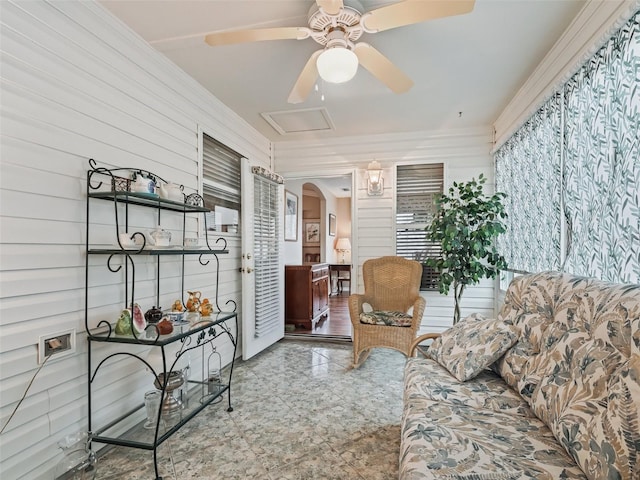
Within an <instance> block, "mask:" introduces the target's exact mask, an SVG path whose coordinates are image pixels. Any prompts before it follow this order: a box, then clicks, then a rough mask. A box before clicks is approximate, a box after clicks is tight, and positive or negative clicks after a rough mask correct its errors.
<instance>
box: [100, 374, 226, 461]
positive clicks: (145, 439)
mask: <svg viewBox="0 0 640 480" xmlns="http://www.w3.org/2000/svg"><path fill="white" fill-rule="evenodd" d="M188 385H189V387H190V388H189V391H188V393H187V401H186V402H184V401H183V408H182V409H181V410H180V411H179V412H177V413H175V414H173V415H171V416H165V415H162V417H161V418H160V426H159V427H160V428H159V431H158V440H157V442H156V441H155V433H156V429H155V426H154V428H149V429H147V428H144V427H143V424H144V422H145V420H146V415H145V408H144V404H139V405H137V406H135V407H134V408H132V409H131V410H129V411H128V412H126V413H125V414H124V415H122V416H121V417H119V418H117V419H115V420H114V421H112V422H110V423H109V424H107V425H105V426H104V427H102V428H100V429H98V430H96V431H95V432H94V433H93V435H92V437H91V440H92V441H93V442H100V443H107V444H112V445H122V446H125V447H134V448H141V449H146V450H153V449H155V448H156V447H157V446H158V445H160V444H161V443H162V442H164V441H165V440H166V439H167V438H169V437H170V436H171V435H172V434H173V433H175V432H176V431H178V430H179V429H180V427H182V426H183V425H184V424H186V423H187V422H188V421H189V420H191V419H192V418H193V417H195V416H196V415H197V414H198V413H199V412H200V411H202V410H203V409H204V408H205V407H207V406H208V405H211V404H212V403H216V404H217V403H218V402H219V400H221V396H222V395H223V394H224V393H225V392H227V391H228V390H229V385H225V384H220V385H217V386H216V387H215V388H216V391H215V392H213V393H209V389H208V388H209V387H208V385H207V384H206V383H205V382H199V381H194V380H189V383H188ZM152 388H153V385H152V384H150V389H152ZM177 395H178V391H177V390H176V391H174V396H177ZM220 405H221V408H225V409H226V407H225V406H224V402H221V404H220ZM132 416H136V417H137V418H140V419H141V422H140V423H138V424H137V425H136V426H135V427H133V428H131V429H129V430H128V431H127V432H126V433H124V434H123V433H120V431H119V429H118V427H119V425H120V423H121V422H123V421H124V420H126V419H128V418H130V417H132Z"/></svg>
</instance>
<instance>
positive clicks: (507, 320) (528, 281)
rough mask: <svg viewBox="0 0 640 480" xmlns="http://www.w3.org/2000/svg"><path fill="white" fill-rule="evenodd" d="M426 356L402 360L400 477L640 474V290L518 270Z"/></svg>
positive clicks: (626, 477) (626, 479) (622, 478)
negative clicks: (501, 295)
mask: <svg viewBox="0 0 640 480" xmlns="http://www.w3.org/2000/svg"><path fill="white" fill-rule="evenodd" d="M420 341H424V340H418V341H417V342H416V344H418V343H419V342H420ZM426 355H427V356H428V357H429V358H410V359H409V360H408V362H407V365H406V367H405V379H404V383H405V391H404V413H403V418H402V436H401V449H400V479H403V480H409V479H411V480H413V479H468V480H472V479H473V480H502V479H509V480H516V479H536V480H558V479H590V480H595V479H598V480H602V479H607V480H613V479H619V480H639V479H640V285H622V284H610V283H606V282H602V281H599V280H594V279H587V278H582V277H575V276H571V275H567V274H561V273H556V272H544V273H539V274H532V275H525V276H521V277H518V278H516V279H515V280H514V281H513V282H512V283H511V285H510V286H509V289H508V290H507V293H506V297H505V303H504V305H503V306H502V308H501V310H500V313H499V315H498V318H497V319H491V320H487V319H484V318H482V317H481V316H479V315H472V316H470V317H467V318H466V319H465V320H463V321H461V322H459V323H458V324H457V325H455V326H454V327H453V328H451V329H450V330H448V331H447V332H444V333H443V334H442V335H441V336H439V337H438V338H436V340H434V341H433V343H432V344H431V346H430V347H429V349H428V350H427V352H426Z"/></svg>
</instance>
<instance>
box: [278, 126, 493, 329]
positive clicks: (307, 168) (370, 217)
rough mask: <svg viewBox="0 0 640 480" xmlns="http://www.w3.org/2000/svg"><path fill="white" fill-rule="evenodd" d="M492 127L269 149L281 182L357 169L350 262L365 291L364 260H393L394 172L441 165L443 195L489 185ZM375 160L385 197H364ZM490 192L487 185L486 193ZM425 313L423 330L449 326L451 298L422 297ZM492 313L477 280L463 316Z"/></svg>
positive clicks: (487, 287) (357, 286)
mask: <svg viewBox="0 0 640 480" xmlns="http://www.w3.org/2000/svg"><path fill="white" fill-rule="evenodd" d="M491 148H492V134H491V128H490V127H486V128H479V129H471V130H450V131H442V132H440V131H438V132H421V133H420V132H418V133H411V134H387V135H375V136H363V137H350V138H340V139H337V140H330V141H318V142H309V141H304V142H281V143H276V144H275V146H274V152H275V153H274V158H275V165H276V170H277V171H278V172H279V173H281V174H283V175H284V176H285V178H287V177H289V178H299V177H301V176H304V174H305V172H307V173H308V174H309V176H310V177H313V175H314V174H318V173H319V172H322V171H324V172H326V171H327V170H339V169H341V168H345V167H348V166H351V167H352V166H354V165H356V166H357V167H358V169H357V173H356V176H357V178H356V187H357V188H356V191H355V192H354V193H353V196H352V201H353V204H354V209H353V211H354V213H355V214H354V217H353V218H352V259H353V260H352V261H353V264H354V268H355V270H354V273H355V274H356V281H355V282H354V291H357V292H362V291H364V285H363V283H362V264H363V263H364V261H365V260H367V259H369V258H376V257H380V256H383V255H395V167H396V165H403V164H413V163H439V162H442V163H444V165H445V190H446V189H448V188H449V186H451V184H452V183H453V182H454V181H465V180H470V179H471V178H473V177H476V178H477V177H478V175H480V174H481V173H484V174H485V176H487V177H488V178H489V181H490V183H491V184H493V160H492V157H491V154H490V152H491ZM373 159H376V160H378V161H379V162H380V163H381V164H382V166H383V168H384V171H383V178H384V194H383V195H382V196H379V197H369V196H368V195H367V181H366V168H367V165H368V163H369V162H370V161H371V160H373ZM491 188H493V186H492V185H490V189H491ZM423 295H424V297H425V298H426V300H427V308H426V311H425V315H424V317H423V321H422V330H423V331H442V330H444V329H446V328H447V327H449V326H450V325H451V321H452V318H453V297H452V296H451V295H449V296H446V297H445V296H443V295H440V294H439V293H437V292H423ZM473 312H480V313H483V314H485V315H487V316H492V315H493V314H494V282H493V281H492V280H485V281H482V282H481V283H480V284H479V285H477V286H473V287H470V288H468V289H467V290H466V292H465V293H464V295H463V304H462V314H463V315H467V314H470V313H473Z"/></svg>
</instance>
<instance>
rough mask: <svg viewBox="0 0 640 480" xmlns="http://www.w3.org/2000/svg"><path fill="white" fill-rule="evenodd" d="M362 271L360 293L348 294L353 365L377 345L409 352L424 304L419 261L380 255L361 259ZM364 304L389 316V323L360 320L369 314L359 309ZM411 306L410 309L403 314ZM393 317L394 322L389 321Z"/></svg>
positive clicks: (405, 352)
mask: <svg viewBox="0 0 640 480" xmlns="http://www.w3.org/2000/svg"><path fill="white" fill-rule="evenodd" d="M362 275H363V279H364V294H352V295H350V296H349V315H350V317H351V324H352V325H353V366H354V367H355V368H357V367H359V366H360V365H361V364H362V362H364V361H365V360H366V358H367V356H368V355H369V352H370V350H371V349H372V348H377V347H385V348H394V349H396V350H398V351H400V352H402V353H404V354H405V355H407V356H409V355H410V352H411V346H412V342H413V341H414V340H415V338H416V334H417V332H418V328H419V327H420V322H421V321H422V314H423V313H424V307H425V304H426V302H425V299H424V298H422V297H421V296H420V278H421V276H422V265H421V264H420V263H418V262H416V261H415V260H407V259H405V258H402V257H381V258H376V259H371V260H367V261H365V262H364V264H363V265H362ZM365 304H368V305H370V306H371V309H372V310H373V312H371V314H372V315H373V316H375V315H376V314H378V313H381V314H384V315H387V316H388V317H390V318H391V319H392V321H391V323H392V325H389V324H386V320H385V324H371V323H363V321H364V320H366V321H370V319H369V317H370V316H371V315H367V312H363V305H365ZM411 307H413V313H412V314H409V315H407V314H406V313H407V312H408V311H409V309H410V308H411ZM367 310H368V308H367ZM396 312H397V313H396ZM363 313H364V315H363V316H361V314H363ZM403 314H404V315H403ZM395 318H397V319H398V322H394V321H393V319H395ZM397 324H401V325H406V326H397ZM361 357H362V358H361Z"/></svg>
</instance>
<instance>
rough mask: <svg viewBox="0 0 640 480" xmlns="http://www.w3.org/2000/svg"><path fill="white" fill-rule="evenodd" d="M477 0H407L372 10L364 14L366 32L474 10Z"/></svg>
mask: <svg viewBox="0 0 640 480" xmlns="http://www.w3.org/2000/svg"><path fill="white" fill-rule="evenodd" d="M474 4H475V0H428V1H425V0H405V1H403V2H398V3H394V4H392V5H387V6H386V7H380V8H377V9H375V10H371V11H370V12H368V13H365V14H364V15H363V16H362V25H363V26H364V29H365V31H366V32H369V33H373V32H382V31H384V30H389V29H391V28H396V27H403V26H405V25H412V24H414V23H420V22H425V21H427V20H434V19H436V18H442V17H450V16H453V15H462V14H464V13H469V12H470V11H472V10H473V7H474Z"/></svg>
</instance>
